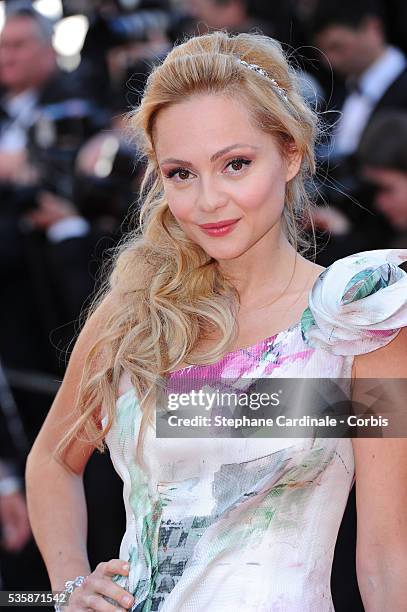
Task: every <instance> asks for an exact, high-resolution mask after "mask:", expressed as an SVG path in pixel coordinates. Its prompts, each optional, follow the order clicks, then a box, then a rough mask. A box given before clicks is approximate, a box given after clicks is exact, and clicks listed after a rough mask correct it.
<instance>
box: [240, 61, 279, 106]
mask: <svg viewBox="0 0 407 612" xmlns="http://www.w3.org/2000/svg"><path fill="white" fill-rule="evenodd" d="M239 62H240V63H241V64H243V66H246V67H247V68H250V70H254V71H255V72H259V73H260V74H262V75H263V76H265V77H267V78H268V79H269V81H271V84H272V85H273V87H274V89H276V90H277V92H278V93H279V95H280V96H281V97H282V98H284V100H287V101H288V96H287V90H286V89H284V88H283V87H280V85H279V84H278V83H277V81H276V79H273V78H272V77H270V76H269V75H268V74H267V72H266V71H265V70H264V69H263V68H260V66H258V65H257V64H248V63H247V62H245V61H244V60H242V59H240V58H239Z"/></svg>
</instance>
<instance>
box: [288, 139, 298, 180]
mask: <svg viewBox="0 0 407 612" xmlns="http://www.w3.org/2000/svg"><path fill="white" fill-rule="evenodd" d="M286 159H287V164H286V182H287V183H288V182H289V181H291V180H292V179H293V178H294V177H295V176H297V174H298V172H299V171H300V168H301V163H302V155H301V153H300V152H299V151H298V149H297V147H296V146H295V144H294V143H293V142H291V143H289V144H287V145H286Z"/></svg>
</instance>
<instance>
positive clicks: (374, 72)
mask: <svg viewBox="0 0 407 612" xmlns="http://www.w3.org/2000/svg"><path fill="white" fill-rule="evenodd" d="M312 22H313V23H312V31H313V38H314V43H315V44H316V46H317V47H318V48H319V49H321V51H322V52H323V53H324V55H325V57H326V60H327V62H329V64H330V65H331V66H332V69H333V71H334V73H335V72H337V73H339V74H340V75H341V76H342V77H344V78H345V84H346V89H347V93H346V96H345V99H344V100H343V105H342V107H341V115H340V118H339V119H338V121H337V122H336V126H335V129H334V132H333V134H332V141H331V150H330V157H331V159H332V158H333V157H335V158H336V157H344V156H347V155H350V154H352V153H354V152H355V151H356V149H357V147H358V144H359V142H360V138H361V135H362V133H363V131H364V129H365V128H366V127H367V125H368V123H369V121H370V120H371V119H372V118H373V117H374V115H375V113H376V112H378V111H379V110H381V109H383V108H407V59H406V57H405V55H404V53H403V52H402V51H401V50H400V49H398V48H396V47H394V46H392V45H389V44H388V42H387V38H386V32H385V25H384V20H383V16H382V12H381V8H380V4H379V3H378V2H376V1H375V0H341V2H337V0H321V1H320V2H319V4H318V5H317V7H316V9H315V12H314V14H313V20H312Z"/></svg>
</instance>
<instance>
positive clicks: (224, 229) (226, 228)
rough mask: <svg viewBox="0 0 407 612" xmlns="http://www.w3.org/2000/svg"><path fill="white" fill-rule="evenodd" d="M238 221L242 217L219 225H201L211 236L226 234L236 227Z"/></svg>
mask: <svg viewBox="0 0 407 612" xmlns="http://www.w3.org/2000/svg"><path fill="white" fill-rule="evenodd" d="M238 221H240V219H236V221H233V222H232V223H228V224H227V225H221V226H218V227H202V225H200V226H199V227H200V228H201V230H202V231H203V232H205V234H208V235H209V236H224V235H225V234H228V233H229V232H231V231H232V230H233V228H234V227H236V225H237V223H238Z"/></svg>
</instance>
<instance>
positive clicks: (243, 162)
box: [226, 157, 252, 174]
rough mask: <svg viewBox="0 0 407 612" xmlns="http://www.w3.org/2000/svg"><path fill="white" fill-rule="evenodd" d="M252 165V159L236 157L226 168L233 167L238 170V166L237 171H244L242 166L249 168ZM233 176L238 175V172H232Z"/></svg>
mask: <svg viewBox="0 0 407 612" xmlns="http://www.w3.org/2000/svg"><path fill="white" fill-rule="evenodd" d="M251 163H252V161H251V159H245V158H244V157H236V158H235V159H232V160H231V161H230V162H229V163H228V164H227V166H226V167H228V166H233V167H234V168H235V169H236V166H238V168H237V171H239V170H242V166H248V165H249V164H251ZM239 166H240V167H239ZM232 174H236V172H232Z"/></svg>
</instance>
